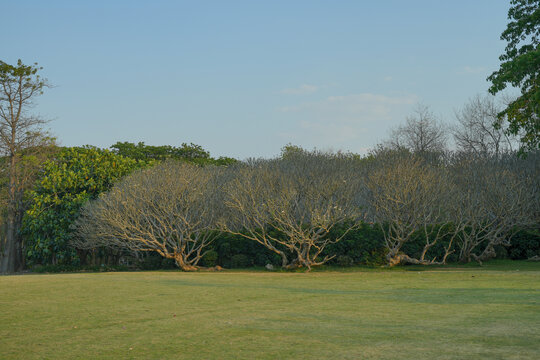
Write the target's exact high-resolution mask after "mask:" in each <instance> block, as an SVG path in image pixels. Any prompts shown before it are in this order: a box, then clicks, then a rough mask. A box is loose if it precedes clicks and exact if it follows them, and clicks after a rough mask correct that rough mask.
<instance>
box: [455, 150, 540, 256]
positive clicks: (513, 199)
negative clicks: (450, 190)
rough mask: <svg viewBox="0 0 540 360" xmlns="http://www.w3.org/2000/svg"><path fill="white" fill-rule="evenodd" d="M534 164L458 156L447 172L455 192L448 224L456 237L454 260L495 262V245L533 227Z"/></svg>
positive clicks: (512, 157)
mask: <svg viewBox="0 0 540 360" xmlns="http://www.w3.org/2000/svg"><path fill="white" fill-rule="evenodd" d="M539 171H540V163H539V157H538V156H537V154H531V156H530V157H529V158H528V159H525V160H524V159H518V158H517V156H516V154H515V153H512V154H506V155H504V156H503V157H502V158H500V157H499V156H495V155H492V156H482V157H478V156H471V154H462V155H458V156H457V157H456V159H455V160H454V163H453V165H452V168H451V175H452V181H453V182H454V183H455V184H456V186H457V188H458V190H459V191H458V192H457V193H456V195H455V196H454V197H453V203H454V204H455V205H454V206H453V208H454V211H453V212H452V215H453V221H454V222H455V223H459V224H462V225H463V229H464V230H463V231H461V232H460V233H459V237H458V248H459V259H460V260H461V261H463V262H469V261H471V259H474V260H477V261H479V262H482V261H485V260H489V259H490V258H493V257H495V248H494V247H495V246H496V245H505V246H508V245H510V239H511V238H512V236H513V235H514V234H515V232H516V231H517V230H518V229H520V228H527V227H530V226H535V225H538V222H539V220H540V218H539V217H538V211H539V206H540V204H539V201H540V200H539V199H540V194H539V186H540V183H539V181H540V180H539V179H540V172H539Z"/></svg>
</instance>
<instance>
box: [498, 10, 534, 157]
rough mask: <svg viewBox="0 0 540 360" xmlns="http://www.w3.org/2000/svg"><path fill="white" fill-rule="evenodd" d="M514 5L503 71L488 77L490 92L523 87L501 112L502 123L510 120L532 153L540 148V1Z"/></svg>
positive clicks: (513, 131)
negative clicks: (509, 87)
mask: <svg viewBox="0 0 540 360" xmlns="http://www.w3.org/2000/svg"><path fill="white" fill-rule="evenodd" d="M511 5H512V7H511V8H510V10H509V11H508V19H509V20H510V22H509V23H508V26H507V28H506V30H504V31H503V33H502V34H501V40H505V41H507V46H506V49H505V53H504V54H502V55H501V56H500V57H499V59H500V60H501V62H502V63H501V65H500V68H499V70H497V71H495V72H493V73H492V74H491V75H490V76H489V77H488V80H489V81H491V83H492V85H491V87H490V88H489V91H490V92H491V93H492V94H494V95H495V94H496V93H498V92H499V91H501V90H503V89H505V88H506V87H507V86H508V85H511V86H513V87H517V88H520V90H521V96H520V97H518V98H517V99H516V100H514V101H512V102H511V103H510V104H509V105H508V106H507V107H506V109H504V110H503V111H502V112H500V113H499V124H500V123H501V122H502V121H504V119H507V121H508V122H509V127H508V132H509V133H511V134H515V135H518V134H520V135H521V145H522V148H521V150H522V151H523V150H527V149H528V150H532V149H538V148H540V0H512V1H511Z"/></svg>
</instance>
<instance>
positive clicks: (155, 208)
mask: <svg viewBox="0 0 540 360" xmlns="http://www.w3.org/2000/svg"><path fill="white" fill-rule="evenodd" d="M219 172H220V170H219V169H217V168H215V167H210V166H209V167H197V166H194V165H189V164H186V163H181V162H176V161H167V162H165V163H163V164H160V165H158V166H156V167H153V168H150V169H146V170H141V171H138V172H136V173H134V174H132V175H130V176H128V177H127V178H125V179H124V180H122V181H121V182H120V183H118V184H117V185H116V186H114V187H113V189H112V190H111V191H110V192H108V193H106V194H103V195H102V196H100V197H99V198H98V199H97V200H95V201H92V202H89V203H87V204H86V205H85V206H84V207H83V209H82V214H81V217H80V218H79V220H78V221H77V223H76V228H77V239H76V240H74V245H75V246H76V247H78V248H81V249H91V248H95V247H98V246H108V247H113V248H121V249H128V250H132V251H155V252H157V253H159V254H160V255H161V256H163V257H165V258H171V259H174V260H175V261H176V264H177V265H178V266H179V267H180V268H181V269H183V270H186V271H191V270H196V269H197V263H198V261H199V260H200V259H201V257H202V256H203V255H204V250H205V247H206V246H207V245H208V244H209V243H210V242H211V241H212V240H213V238H214V237H215V234H216V233H215V231H214V230H215V228H216V220H217V216H218V215H219V214H218V210H219V208H218V207H216V206H214V205H216V204H218V203H219V200H217V197H218V196H219V189H218V187H217V183H216V179H217V176H218V175H219Z"/></svg>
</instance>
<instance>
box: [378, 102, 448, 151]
mask: <svg viewBox="0 0 540 360" xmlns="http://www.w3.org/2000/svg"><path fill="white" fill-rule="evenodd" d="M446 143H447V131H446V126H445V125H444V124H443V123H442V122H441V121H439V120H438V119H437V117H436V116H435V114H433V112H432V111H431V110H430V109H429V107H428V106H426V105H421V104H420V105H418V106H417V107H416V109H415V110H414V114H413V115H411V116H409V117H407V119H406V122H405V124H404V125H401V126H398V127H397V128H395V129H393V130H391V132H390V139H388V140H387V141H386V142H385V144H383V145H384V146H385V147H389V148H391V149H396V150H397V149H407V150H410V151H412V152H414V153H438V152H443V151H445V150H446Z"/></svg>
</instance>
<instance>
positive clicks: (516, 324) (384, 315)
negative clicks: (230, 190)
mask: <svg viewBox="0 0 540 360" xmlns="http://www.w3.org/2000/svg"><path fill="white" fill-rule="evenodd" d="M502 264H503V265H497V263H495V264H494V265H492V264H488V265H487V266H484V267H474V266H473V267H465V268H459V267H451V268H444V269H441V268H435V269H429V270H426V271H421V270H423V269H420V268H414V267H413V268H404V269H402V270H397V271H395V270H392V271H388V270H369V269H361V268H360V269H355V270H353V271H346V272H341V271H332V270H325V271H319V272H312V273H309V274H306V273H284V272H275V273H270V272H262V271H251V272H249V271H234V272H233V271H225V272H219V273H212V272H199V273H182V272H176V271H170V272H128V273H82V274H53V275H19V276H3V277H0V358H2V359H540V264H532V263H523V262H521V263H519V262H515V263H502ZM417 270H418V271H417Z"/></svg>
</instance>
